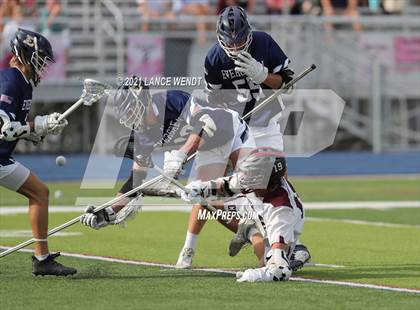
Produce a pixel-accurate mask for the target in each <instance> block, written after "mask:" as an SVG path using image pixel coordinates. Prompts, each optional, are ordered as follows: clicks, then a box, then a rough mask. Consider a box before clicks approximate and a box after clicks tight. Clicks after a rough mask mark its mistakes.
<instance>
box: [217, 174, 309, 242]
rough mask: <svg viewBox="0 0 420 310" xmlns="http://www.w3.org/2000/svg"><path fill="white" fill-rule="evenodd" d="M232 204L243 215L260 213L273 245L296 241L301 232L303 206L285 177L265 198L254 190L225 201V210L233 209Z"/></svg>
mask: <svg viewBox="0 0 420 310" xmlns="http://www.w3.org/2000/svg"><path fill="white" fill-rule="evenodd" d="M232 205H235V206H236V208H237V211H238V212H239V213H241V214H243V215H244V216H247V217H249V216H252V215H253V214H254V215H255V214H257V215H258V220H259V221H260V223H261V224H262V227H263V228H264V230H265V236H266V237H267V238H268V241H269V243H270V245H272V244H273V243H276V242H281V243H285V244H289V245H291V244H294V243H296V241H297V240H298V239H299V236H300V234H301V233H302V229H303V224H304V211H303V205H302V202H301V201H300V199H299V195H298V194H297V193H296V191H295V190H294V188H293V186H292V185H291V183H290V182H288V181H287V180H286V178H283V179H282V184H281V187H279V188H278V189H277V190H276V191H273V192H271V193H269V194H268V195H266V196H265V197H257V196H256V195H255V194H254V193H250V194H247V195H238V196H235V197H232V199H229V200H227V201H225V208H226V210H231V209H232ZM257 226H258V225H257Z"/></svg>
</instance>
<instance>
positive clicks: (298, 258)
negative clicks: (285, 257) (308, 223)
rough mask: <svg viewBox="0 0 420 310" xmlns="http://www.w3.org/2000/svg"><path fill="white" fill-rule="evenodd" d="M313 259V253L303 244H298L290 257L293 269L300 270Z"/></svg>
mask: <svg viewBox="0 0 420 310" xmlns="http://www.w3.org/2000/svg"><path fill="white" fill-rule="evenodd" d="M310 259H311V254H310V253H309V251H308V249H307V248H306V246H304V245H303V244H298V245H296V246H295V248H294V250H293V254H292V256H291V258H290V268H291V269H292V270H293V271H298V270H299V269H300V268H302V267H303V265H305V264H306V263H307V262H309V260H310Z"/></svg>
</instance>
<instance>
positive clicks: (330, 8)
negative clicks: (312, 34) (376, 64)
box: [136, 0, 420, 43]
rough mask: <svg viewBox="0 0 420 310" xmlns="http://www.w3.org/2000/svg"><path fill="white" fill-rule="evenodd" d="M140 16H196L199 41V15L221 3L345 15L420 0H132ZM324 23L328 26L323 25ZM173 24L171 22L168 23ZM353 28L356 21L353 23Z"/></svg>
mask: <svg viewBox="0 0 420 310" xmlns="http://www.w3.org/2000/svg"><path fill="white" fill-rule="evenodd" d="M136 1H137V5H138V12H139V14H140V16H141V29H142V30H143V31H149V29H150V27H151V26H150V25H153V23H156V22H157V21H159V20H160V19H161V18H162V17H164V18H167V19H169V20H170V19H175V17H176V16H179V15H181V14H182V15H190V16H195V17H197V23H196V29H197V33H198V40H199V42H200V43H203V42H204V41H205V30H206V24H205V23H204V22H203V20H202V19H200V17H202V16H206V15H215V14H219V13H220V12H221V11H222V10H223V9H224V8H225V7H227V6H231V5H239V6H241V7H243V8H244V9H245V10H246V11H247V13H248V14H249V15H259V14H266V15H276V14H277V15H279V14H291V15H316V16H329V17H331V16H349V17H358V16H360V15H381V14H402V13H403V12H404V10H405V9H406V8H407V7H408V6H416V5H417V6H420V0H160V1H156V0H136ZM327 27H332V26H331V25H327ZM171 28H175V24H173V25H172V26H171ZM353 28H354V29H355V30H359V29H360V25H358V24H357V23H355V24H353Z"/></svg>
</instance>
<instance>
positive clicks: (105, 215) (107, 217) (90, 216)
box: [80, 206, 116, 229]
mask: <svg viewBox="0 0 420 310" xmlns="http://www.w3.org/2000/svg"><path fill="white" fill-rule="evenodd" d="M93 210H95V206H88V207H87V208H86V210H85V214H83V215H82V218H81V219H80V222H81V223H82V224H83V225H86V226H89V227H91V228H93V229H100V228H103V227H105V226H108V225H110V224H114V221H115V219H116V214H115V212H114V210H113V209H112V208H111V207H107V208H105V209H103V210H101V211H99V212H97V213H93Z"/></svg>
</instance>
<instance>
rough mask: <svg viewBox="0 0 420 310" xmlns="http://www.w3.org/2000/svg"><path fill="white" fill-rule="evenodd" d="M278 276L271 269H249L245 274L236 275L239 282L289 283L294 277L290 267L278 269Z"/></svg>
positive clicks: (240, 272)
mask: <svg viewBox="0 0 420 310" xmlns="http://www.w3.org/2000/svg"><path fill="white" fill-rule="evenodd" d="M277 269H278V271H277V272H276V275H274V274H273V271H272V270H271V269H270V267H268V266H266V267H262V268H255V269H247V270H245V271H244V272H242V271H239V272H237V273H236V281H237V282H270V281H287V280H289V278H290V276H291V275H292V271H291V269H290V268H289V267H287V266H286V267H280V266H279V267H277Z"/></svg>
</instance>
